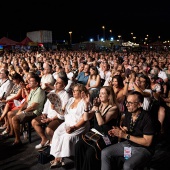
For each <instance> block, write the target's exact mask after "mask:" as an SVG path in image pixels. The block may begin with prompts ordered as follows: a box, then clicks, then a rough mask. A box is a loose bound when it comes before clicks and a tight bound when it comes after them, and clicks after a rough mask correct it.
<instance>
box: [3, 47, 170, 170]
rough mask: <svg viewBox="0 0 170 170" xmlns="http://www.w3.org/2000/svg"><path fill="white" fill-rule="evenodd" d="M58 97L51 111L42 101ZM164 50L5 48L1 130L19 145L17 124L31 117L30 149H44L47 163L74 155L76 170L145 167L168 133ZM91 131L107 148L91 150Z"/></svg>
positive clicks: (169, 78)
mask: <svg viewBox="0 0 170 170" xmlns="http://www.w3.org/2000/svg"><path fill="white" fill-rule="evenodd" d="M51 94H56V95H57V96H58V97H59V98H60V102H61V106H60V108H57V107H56V106H55V104H54V103H52V101H51V100H50V99H49V96H50V95H51ZM169 111H170V53H169V52H168V51H166V52H165V51H160V52H155V51H142V52H123V53H121V52H118V51H114V52H103V51H102V52H93V51H67V50H62V51H50V50H49V51H44V52H38V51H36V52H17V51H12V52H4V53H3V54H2V56H1V57H0V112H1V113H0V122H1V124H2V126H1V127H0V129H1V130H3V131H2V133H1V135H2V136H3V135H6V136H7V137H13V138H14V142H13V143H12V146H13V147H21V146H22V140H21V131H22V129H21V127H22V126H21V124H22V125H23V124H24V123H26V122H29V121H31V124H32V127H33V128H34V130H35V131H36V134H37V135H38V136H39V137H40V143H39V144H38V145H36V146H35V149H37V150H38V149H42V148H44V147H46V146H50V154H51V155H52V156H53V157H54V159H53V160H52V161H51V162H50V168H55V167H61V166H63V165H64V159H63V158H65V157H70V156H73V157H74V161H75V168H76V170H92V169H96V170H100V169H101V170H111V169H114V167H116V166H118V165H116V163H117V162H118V161H117V159H118V158H119V157H120V158H121V157H124V154H125V149H127V148H128V153H129V157H128V159H126V158H125V159H124V164H123V169H124V170H130V169H136V168H140V167H144V166H145V165H147V163H148V162H149V161H150V160H151V158H152V155H153V154H154V146H155V145H156V143H157V141H158V140H160V138H161V137H162V136H163V137H164V136H165V135H166V133H167V131H168V128H167V126H168V123H169V122H170V121H169V117H168V112H169ZM91 128H95V129H96V130H97V131H98V132H100V133H102V134H103V135H104V140H105V141H106V140H107V141H110V145H108V146H107V147H106V148H104V149H102V151H99V150H97V152H98V153H97V154H98V155H99V157H100V159H97V158H96V156H95V154H96V149H94V147H96V146H95V145H94V146H93V147H91V146H90V145H87V144H86V143H85V142H84V141H83V139H82V135H83V134H85V133H86V132H89V131H90V129H91Z"/></svg>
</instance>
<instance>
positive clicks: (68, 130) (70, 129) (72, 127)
mask: <svg viewBox="0 0 170 170" xmlns="http://www.w3.org/2000/svg"><path fill="white" fill-rule="evenodd" d="M75 130H76V129H75V126H70V127H69V128H66V132H67V133H69V134H70V133H73V132H74V131H75Z"/></svg>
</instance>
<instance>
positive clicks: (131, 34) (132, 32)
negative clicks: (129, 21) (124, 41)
mask: <svg viewBox="0 0 170 170" xmlns="http://www.w3.org/2000/svg"><path fill="white" fill-rule="evenodd" d="M130 34H131V36H132V41H133V32H131V33H130Z"/></svg>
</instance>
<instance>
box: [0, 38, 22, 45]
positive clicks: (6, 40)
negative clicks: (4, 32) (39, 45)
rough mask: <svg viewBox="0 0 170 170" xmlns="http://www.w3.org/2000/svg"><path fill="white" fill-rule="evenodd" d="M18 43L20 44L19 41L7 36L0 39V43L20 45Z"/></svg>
mask: <svg viewBox="0 0 170 170" xmlns="http://www.w3.org/2000/svg"><path fill="white" fill-rule="evenodd" d="M18 44H19V42H17V41H13V40H11V39H9V38H7V37H2V38H1V39H0V45H18Z"/></svg>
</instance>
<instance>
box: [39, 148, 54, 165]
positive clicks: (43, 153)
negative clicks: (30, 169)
mask: <svg viewBox="0 0 170 170" xmlns="http://www.w3.org/2000/svg"><path fill="white" fill-rule="evenodd" d="M50 148H51V147H50V146H47V147H45V148H43V149H41V150H39V151H38V152H39V154H38V156H37V157H38V163H40V164H46V163H49V162H50V161H51V160H53V159H54V157H53V156H52V155H50Z"/></svg>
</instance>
